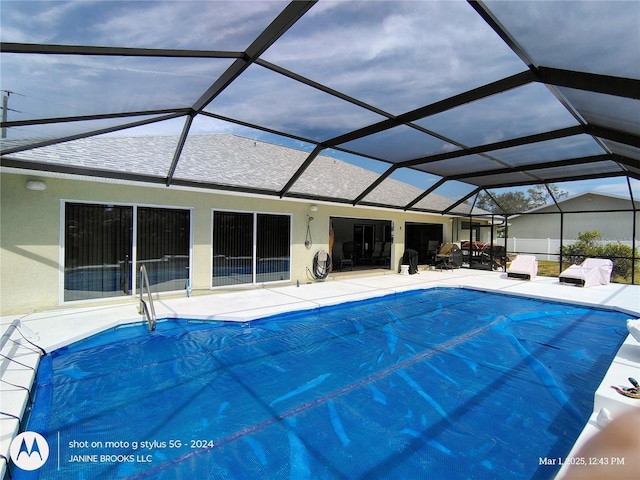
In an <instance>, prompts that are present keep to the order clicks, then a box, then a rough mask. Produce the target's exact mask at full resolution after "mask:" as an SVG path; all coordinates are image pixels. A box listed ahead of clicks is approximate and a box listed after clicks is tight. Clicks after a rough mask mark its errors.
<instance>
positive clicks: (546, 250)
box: [495, 237, 638, 262]
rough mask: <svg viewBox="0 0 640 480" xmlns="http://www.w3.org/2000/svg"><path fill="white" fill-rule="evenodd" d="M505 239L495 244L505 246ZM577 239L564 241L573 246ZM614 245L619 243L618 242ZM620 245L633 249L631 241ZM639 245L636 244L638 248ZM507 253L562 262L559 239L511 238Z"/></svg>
mask: <svg viewBox="0 0 640 480" xmlns="http://www.w3.org/2000/svg"><path fill="white" fill-rule="evenodd" d="M504 240H505V239H504V238H498V239H496V241H495V243H497V244H498V245H502V246H505V245H504ZM577 241H578V240H577V239H566V238H565V239H564V240H563V244H564V245H572V244H574V243H575V242H577ZM599 243H603V244H606V243H612V242H611V241H610V240H605V241H602V242H599ZM614 243H618V242H617V241H616V242H614ZM619 243H621V244H623V245H627V246H628V247H629V248H631V244H632V242H631V240H626V241H625V240H621V241H619ZM637 245H638V243H637V242H636V246H637ZM506 247H507V253H526V254H531V255H536V256H537V257H538V260H551V261H554V262H558V261H560V256H559V255H560V239H559V238H516V237H509V238H508V239H507V246H506Z"/></svg>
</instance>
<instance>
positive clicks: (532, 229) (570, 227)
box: [508, 192, 640, 242]
mask: <svg viewBox="0 0 640 480" xmlns="http://www.w3.org/2000/svg"><path fill="white" fill-rule="evenodd" d="M635 208H636V213H635V215H639V214H638V213H637V209H639V208H640V202H637V201H636V202H635ZM561 212H562V213H561ZM591 212H593V213H591ZM633 215H634V212H633V204H632V202H631V200H630V199H629V198H625V197H621V196H616V195H609V194H603V193H595V192H586V193H581V194H579V195H575V196H572V197H568V198H565V199H563V200H560V201H558V204H557V205H556V204H550V205H544V206H542V207H538V208H534V209H532V210H529V211H528V212H526V213H525V214H523V215H516V216H513V217H510V218H509V220H508V222H509V230H508V237H509V238H513V237H515V238H516V239H518V238H522V239H559V238H561V237H562V239H563V241H570V240H574V239H577V238H578V234H579V233H580V232H587V231H592V230H598V232H600V234H601V235H602V236H603V238H604V239H606V240H609V241H623V242H630V241H631V239H632V238H633V231H632V228H633ZM561 217H562V234H561V228H560V225H561ZM636 223H637V222H636ZM638 235H639V232H636V236H638Z"/></svg>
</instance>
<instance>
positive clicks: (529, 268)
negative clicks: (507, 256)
mask: <svg viewBox="0 0 640 480" xmlns="http://www.w3.org/2000/svg"><path fill="white" fill-rule="evenodd" d="M537 274H538V259H537V258H536V257H535V256H533V255H518V256H517V257H516V258H514V260H513V262H511V265H510V266H509V268H507V278H522V279H524V280H533V279H534V278H536V275H537Z"/></svg>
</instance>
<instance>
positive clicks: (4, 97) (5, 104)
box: [2, 90, 26, 138]
mask: <svg viewBox="0 0 640 480" xmlns="http://www.w3.org/2000/svg"><path fill="white" fill-rule="evenodd" d="M2 91H3V92H4V93H6V95H2V123H3V125H4V124H5V123H7V112H8V111H12V112H16V113H22V112H21V111H20V110H15V109H13V108H9V97H10V96H11V94H12V93H13V94H14V95H20V96H21V97H25V96H26V95H23V94H21V93H18V92H14V91H12V90H2ZM2 138H7V127H5V126H3V127H2Z"/></svg>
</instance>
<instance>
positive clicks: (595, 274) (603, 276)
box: [558, 258, 613, 287]
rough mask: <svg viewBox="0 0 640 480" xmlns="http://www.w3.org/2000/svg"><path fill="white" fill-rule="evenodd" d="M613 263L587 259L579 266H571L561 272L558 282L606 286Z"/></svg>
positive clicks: (609, 279)
mask: <svg viewBox="0 0 640 480" xmlns="http://www.w3.org/2000/svg"><path fill="white" fill-rule="evenodd" d="M612 272H613V262H612V261H611V260H609V259H608V258H587V259H586V260H585V261H584V262H582V263H581V264H580V265H571V266H570V267H569V268H567V269H566V270H565V271H563V272H562V273H561V274H560V276H559V277H558V280H560V283H564V284H569V285H578V286H581V287H592V286H594V285H607V284H608V283H609V282H610V281H611V273H612Z"/></svg>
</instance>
